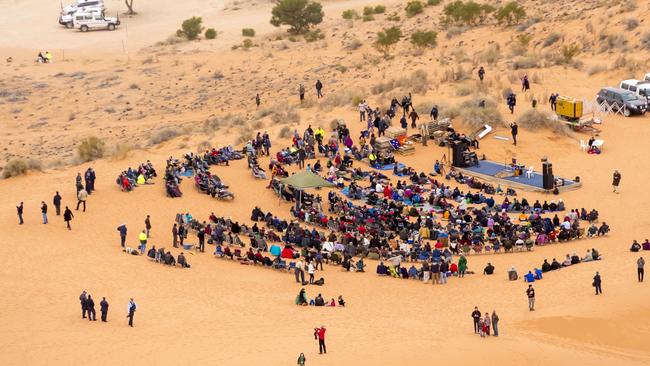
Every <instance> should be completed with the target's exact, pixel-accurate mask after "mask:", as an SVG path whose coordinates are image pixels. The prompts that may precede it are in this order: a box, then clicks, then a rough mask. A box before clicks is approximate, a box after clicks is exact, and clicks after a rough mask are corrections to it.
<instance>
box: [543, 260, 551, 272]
mask: <svg viewBox="0 0 650 366" xmlns="http://www.w3.org/2000/svg"><path fill="white" fill-rule="evenodd" d="M550 270H551V264H550V263H549V262H548V259H544V263H542V272H548V271H550Z"/></svg>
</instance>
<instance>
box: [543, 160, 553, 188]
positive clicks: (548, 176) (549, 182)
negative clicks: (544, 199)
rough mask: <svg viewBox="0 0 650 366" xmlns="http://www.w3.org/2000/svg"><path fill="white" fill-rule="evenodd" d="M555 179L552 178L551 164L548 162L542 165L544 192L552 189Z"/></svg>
mask: <svg viewBox="0 0 650 366" xmlns="http://www.w3.org/2000/svg"><path fill="white" fill-rule="evenodd" d="M554 182H555V178H554V177H553V164H551V163H549V162H548V161H544V162H543V163H542V186H543V187H544V189H546V190H551V189H553V188H554Z"/></svg>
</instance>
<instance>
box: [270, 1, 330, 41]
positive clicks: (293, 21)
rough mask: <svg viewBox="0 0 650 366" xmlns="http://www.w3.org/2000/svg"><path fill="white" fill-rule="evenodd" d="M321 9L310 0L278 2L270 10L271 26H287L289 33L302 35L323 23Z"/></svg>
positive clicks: (316, 3)
mask: <svg viewBox="0 0 650 366" xmlns="http://www.w3.org/2000/svg"><path fill="white" fill-rule="evenodd" d="M324 15H325V13H323V7H322V6H321V4H320V3H318V2H315V1H310V0H279V1H278V2H277V3H276V4H275V6H274V7H273V9H272V10H271V24H272V25H274V26H276V27H279V26H281V25H288V26H289V27H290V28H289V32H290V33H304V32H306V31H308V30H309V29H310V28H311V27H312V26H314V25H317V24H320V23H321V22H322V21H323V16H324Z"/></svg>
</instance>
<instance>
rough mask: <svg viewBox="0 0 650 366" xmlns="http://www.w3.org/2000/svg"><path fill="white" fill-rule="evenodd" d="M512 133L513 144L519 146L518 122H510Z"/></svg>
mask: <svg viewBox="0 0 650 366" xmlns="http://www.w3.org/2000/svg"><path fill="white" fill-rule="evenodd" d="M510 134H511V135H512V144H513V145H515V146H517V135H518V134H519V125H517V122H512V123H511V124H510Z"/></svg>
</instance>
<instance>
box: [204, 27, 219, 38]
mask: <svg viewBox="0 0 650 366" xmlns="http://www.w3.org/2000/svg"><path fill="white" fill-rule="evenodd" d="M215 38H217V31H216V30H214V28H208V29H207V30H206V31H205V39H215Z"/></svg>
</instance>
